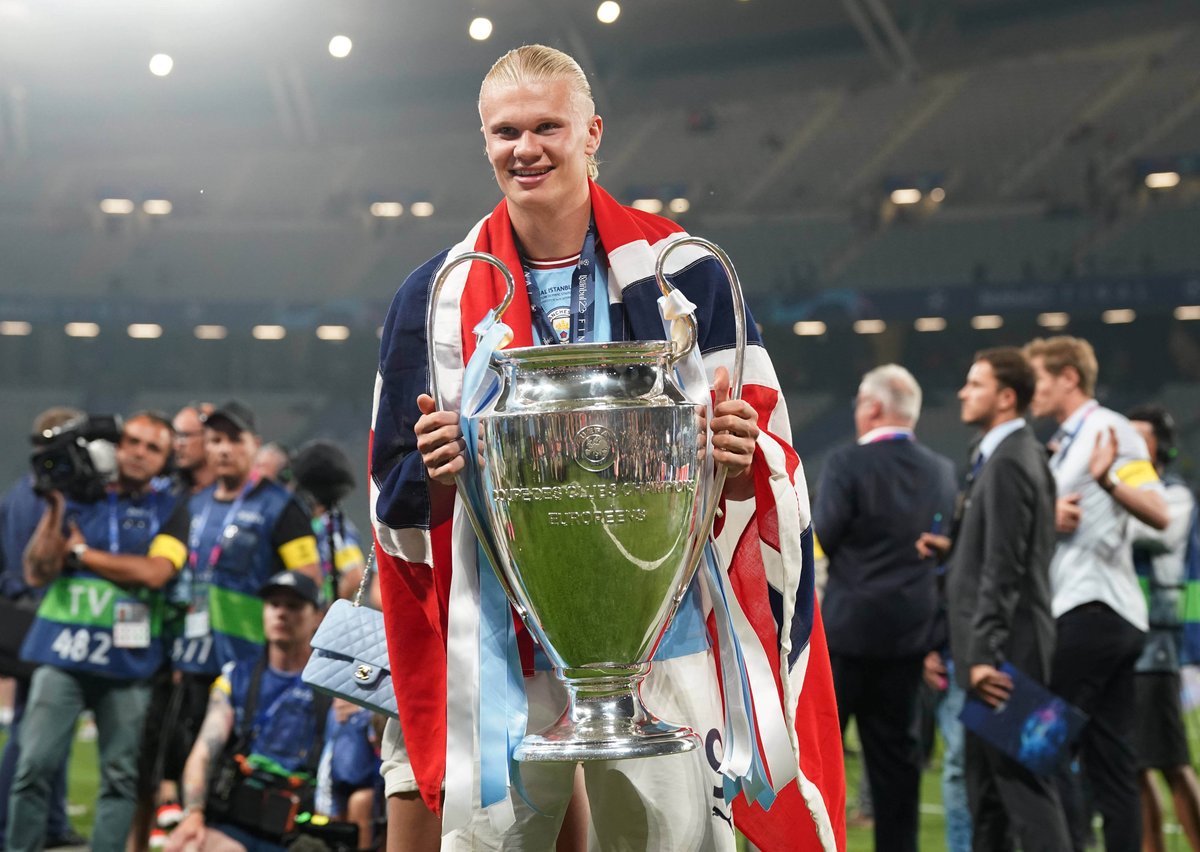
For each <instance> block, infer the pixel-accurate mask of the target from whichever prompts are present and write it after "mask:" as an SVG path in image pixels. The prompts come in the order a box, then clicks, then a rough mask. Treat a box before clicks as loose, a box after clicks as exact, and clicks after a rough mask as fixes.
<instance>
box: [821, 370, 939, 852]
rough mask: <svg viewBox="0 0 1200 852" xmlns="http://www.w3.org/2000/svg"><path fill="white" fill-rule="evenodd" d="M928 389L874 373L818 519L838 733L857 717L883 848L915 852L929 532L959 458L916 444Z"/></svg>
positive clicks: (834, 459) (903, 375) (931, 598)
mask: <svg viewBox="0 0 1200 852" xmlns="http://www.w3.org/2000/svg"><path fill="white" fill-rule="evenodd" d="M920 412H921V388H920V386H919V385H917V382H916V380H915V379H914V378H913V377H912V374H911V373H909V372H908V370H905V369H904V368H903V367H900V366H897V365H895V364H887V365H885V366H882V367H878V368H876V369H874V370H872V371H871V372H869V373H867V374H866V375H865V376H864V377H863V379H862V383H861V384H860V385H859V389H858V397H857V399H856V400H855V406H854V425H855V429H856V432H857V434H858V441H857V442H856V443H855V444H853V445H850V446H847V447H844V448H841V449H839V450H837V451H835V452H834V453H833V454H832V455H831V456H830V457H829V459H828V460H827V461H826V462H825V466H824V474H823V476H822V478H821V487H820V490H819V491H818V492H817V501H816V505H815V506H814V508H813V527H814V529H815V530H816V533H817V537H818V538H819V540H820V542H821V546H822V547H823V548H824V550H825V553H826V554H827V555H828V556H829V581H828V584H827V585H826V587H825V598H824V600H823V602H822V614H823V615H824V618H825V635H826V638H827V640H828V643H829V657H830V662H831V664H832V667H833V683H834V689H835V691H836V693H837V703H838V715H839V717H840V722H841V725H842V730H843V731H844V730H845V728H846V724H847V722H848V721H849V719H850V717H851V716H853V717H855V719H856V720H857V723H858V734H859V738H860V740H861V741H862V748H863V756H864V758H865V761H866V769H867V778H868V780H869V783H870V789H871V799H872V803H873V805H874V810H875V848H876V849H877V850H881V852H887V850H899V852H915V850H916V848H917V804H918V788H919V784H920V773H921V756H920V749H919V747H918V744H917V738H916V734H915V726H914V724H913V722H914V716H915V714H916V707H917V701H916V697H917V690H918V688H919V686H920V682H921V669H922V662H923V659H924V656H925V652H926V651H927V650H928V648H927V645H928V637H929V630H930V626H931V623H932V621H933V618H934V614H935V612H936V609H937V586H936V577H935V573H934V570H935V569H934V566H933V565H932V564H931V563H930V562H929V561H927V560H922V559H921V557H920V556H919V555H918V553H917V550H916V547H915V546H914V544H913V543H914V542H915V541H917V537H918V536H919V535H920V534H921V532H922V531H927V530H930V529H937V528H938V526H939V525H940V524H941V523H942V519H943V518H945V519H947V520H948V519H949V517H950V513H951V510H952V507H953V504H954V493H955V490H956V486H955V481H954V465H953V464H952V463H951V462H950V460H949V459H946V458H943V457H942V456H940V455H938V454H937V453H934V452H933V451H932V450H930V449H928V448H927V447H925V446H923V445H921V444H919V443H918V442H917V441H916V440H915V439H914V436H913V427H914V426H915V425H916V422H917V418H918V416H919V415H920Z"/></svg>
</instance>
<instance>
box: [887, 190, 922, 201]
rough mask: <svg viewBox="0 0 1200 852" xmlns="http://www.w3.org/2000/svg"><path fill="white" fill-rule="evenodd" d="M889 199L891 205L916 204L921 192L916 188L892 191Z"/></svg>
mask: <svg viewBox="0 0 1200 852" xmlns="http://www.w3.org/2000/svg"><path fill="white" fill-rule="evenodd" d="M891 199H892V203H893V204H916V203H917V202H918V201H920V200H921V190H919V189H917V188H916V187H909V188H907V189H893V190H892V194H891Z"/></svg>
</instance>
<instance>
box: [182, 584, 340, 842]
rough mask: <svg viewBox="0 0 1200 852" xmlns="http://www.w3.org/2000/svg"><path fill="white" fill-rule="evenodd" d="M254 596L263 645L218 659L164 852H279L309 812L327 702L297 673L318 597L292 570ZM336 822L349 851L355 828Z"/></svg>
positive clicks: (317, 615)
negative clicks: (241, 656)
mask: <svg viewBox="0 0 1200 852" xmlns="http://www.w3.org/2000/svg"><path fill="white" fill-rule="evenodd" d="M261 596H262V598H263V611H262V625H263V632H264V634H265V635H266V640H267V647H266V651H265V653H264V654H263V655H262V656H260V657H259V658H258V659H257V660H242V661H240V662H234V663H230V664H228V665H226V666H225V667H224V669H223V670H222V673H221V676H220V677H218V678H217V680H216V682H215V683H214V684H213V688H212V693H211V696H210V698H209V703H208V712H207V713H206V714H205V717H204V723H203V725H201V727H200V735H199V737H197V739H196V744H195V745H194V746H193V747H192V752H191V754H190V755H189V756H188V760H187V764H186V766H185V767H184V770H183V796H184V813H185V816H184V818H183V821H182V822H181V823H180V824H179V826H178V827H177V828H176V829H175V831H173V832H172V833H171V836H170V838H169V840H168V843H167V849H168V852H202V851H203V850H209V852H212V850H221V852H244V850H247V849H251V850H254V852H282V850H283V849H284V845H283V844H284V843H285V842H286V841H288V840H290V839H292V836H293V835H294V834H295V833H296V831H297V826H298V825H299V824H302V822H301V821H303V820H304V817H303V816H302V815H303V814H304V813H305V812H308V813H311V810H312V807H313V795H314V787H313V776H315V774H316V770H317V765H318V761H319V759H320V756H321V750H322V746H323V743H324V737H325V728H326V725H327V723H328V716H329V708H330V703H331V699H329V698H328V697H327V696H322V695H319V694H317V693H314V692H313V690H312V688H311V687H310V686H308V684H306V683H304V681H303V680H301V677H300V675H301V672H302V671H303V670H304V665H305V663H307V662H308V658H309V655H310V654H312V646H311V644H310V643H311V641H312V637H313V634H314V633H315V632H316V629H317V625H318V624H320V622H321V616H322V605H323V603H324V601H323V598H322V596H321V591H320V588H319V586H318V585H317V584H316V583H315V582H313V580H312V579H311V578H310V577H308V576H307V575H304V574H300V573H298V572H296V571H281V572H279V573H278V574H276V575H275V576H273V577H271V578H270V579H269V580H268V581H267V584H266V585H265V586H263V588H262V590H261ZM297 816H300V821H298V820H297V819H296V817H297ZM316 822H317V821H316V820H313V821H311V823H310V824H315V823H316ZM342 829H343V830H344V831H346V832H347V833H348V835H349V836H350V837H351V838H352V840H351V841H350V843H351V848H353V847H354V845H356V844H355V842H354V841H356V840H357V837H358V832H357V829H355V828H354V827H353V826H349V825H345V826H342ZM331 830H332V829H331ZM306 833H307V832H306Z"/></svg>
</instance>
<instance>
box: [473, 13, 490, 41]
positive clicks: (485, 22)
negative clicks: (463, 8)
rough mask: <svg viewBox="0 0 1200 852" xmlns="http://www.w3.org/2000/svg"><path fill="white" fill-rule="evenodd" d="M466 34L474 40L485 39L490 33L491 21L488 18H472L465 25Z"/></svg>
mask: <svg viewBox="0 0 1200 852" xmlns="http://www.w3.org/2000/svg"><path fill="white" fill-rule="evenodd" d="M467 35H469V36H470V37H471V38H473V39H475V41H487V40H488V39H489V38H490V37H491V35H492V22H491V20H490V19H488V18H473V19H472V20H471V25H470V26H469V27H467Z"/></svg>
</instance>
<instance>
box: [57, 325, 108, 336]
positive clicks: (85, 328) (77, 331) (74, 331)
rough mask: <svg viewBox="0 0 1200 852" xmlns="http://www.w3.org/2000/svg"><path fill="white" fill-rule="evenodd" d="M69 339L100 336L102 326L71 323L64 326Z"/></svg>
mask: <svg viewBox="0 0 1200 852" xmlns="http://www.w3.org/2000/svg"><path fill="white" fill-rule="evenodd" d="M63 331H65V332H66V333H67V337H96V336H97V335H99V334H100V326H99V325H97V324H96V323H94V322H69V323H67V324H66V325H65V326H63Z"/></svg>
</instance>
